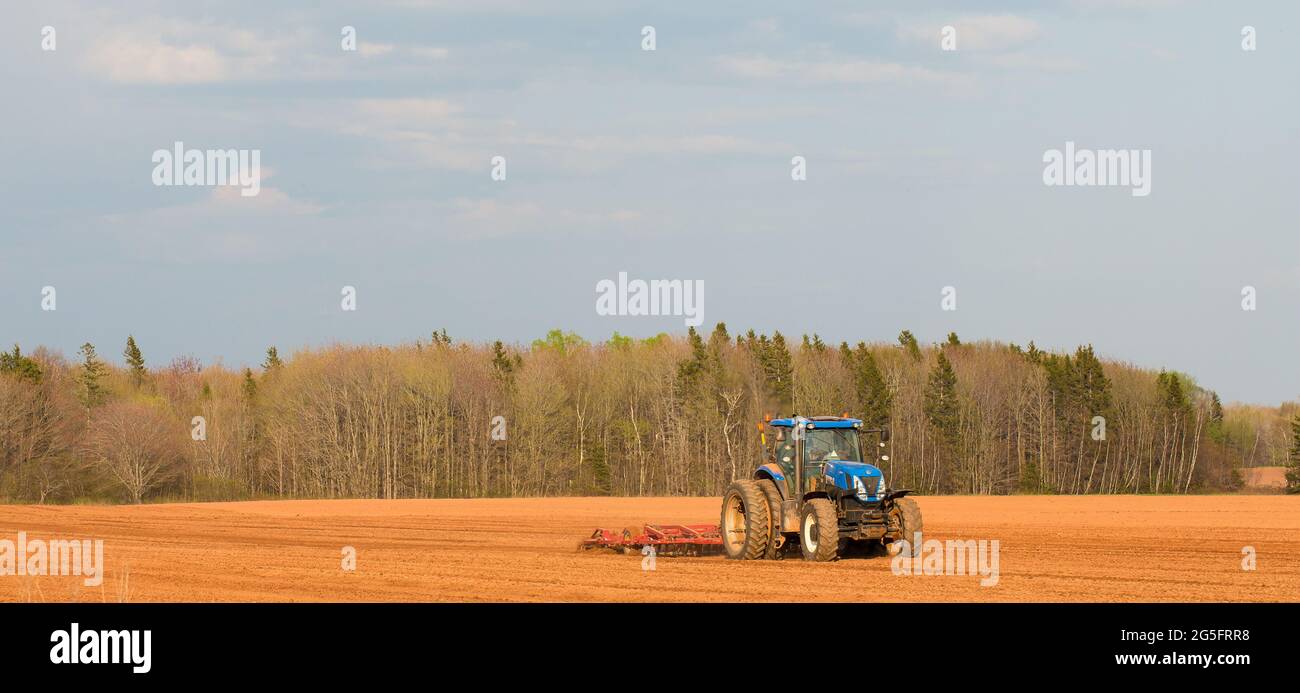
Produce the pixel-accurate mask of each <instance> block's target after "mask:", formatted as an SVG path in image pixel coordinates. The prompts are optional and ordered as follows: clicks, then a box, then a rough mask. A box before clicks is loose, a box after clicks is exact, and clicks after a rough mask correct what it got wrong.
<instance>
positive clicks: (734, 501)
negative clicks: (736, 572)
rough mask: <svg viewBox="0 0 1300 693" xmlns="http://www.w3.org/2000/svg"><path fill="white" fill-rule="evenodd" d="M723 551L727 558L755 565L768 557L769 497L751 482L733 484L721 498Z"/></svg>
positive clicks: (742, 481)
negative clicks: (756, 561)
mask: <svg viewBox="0 0 1300 693" xmlns="http://www.w3.org/2000/svg"><path fill="white" fill-rule="evenodd" d="M718 529H719V531H720V532H722V548H723V550H724V551H725V552H726V553H727V558H731V559H734V560H740V561H753V560H757V559H760V558H763V557H764V556H765V555H766V554H767V547H768V545H769V544H770V542H771V533H772V525H771V520H770V519H769V516H768V512H767V496H766V495H765V494H764V493H763V490H762V489H761V488H759V486H758V483H757V482H756V481H754V480H752V479H737V480H735V481H733V482H731V485H730V486H728V487H727V491H726V492H725V493H723V494H722V518H721V520H720V521H719V522H718Z"/></svg>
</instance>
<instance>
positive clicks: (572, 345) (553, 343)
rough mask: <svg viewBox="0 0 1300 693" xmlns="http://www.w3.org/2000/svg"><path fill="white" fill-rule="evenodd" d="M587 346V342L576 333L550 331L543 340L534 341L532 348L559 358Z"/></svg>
mask: <svg viewBox="0 0 1300 693" xmlns="http://www.w3.org/2000/svg"><path fill="white" fill-rule="evenodd" d="M584 346H587V340H585V339H583V338H582V337H580V336H578V335H577V334H576V333H573V332H568V333H566V332H565V331H564V330H558V329H557V330H551V331H550V332H547V333H546V338H545V339H534V340H533V348H534V349H539V350H551V351H554V352H556V353H558V354H559V355H561V356H564V355H565V354H568V353H569V352H571V351H573V350H575V349H578V348H581V347H584Z"/></svg>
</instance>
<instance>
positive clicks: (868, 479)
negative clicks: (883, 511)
mask: <svg viewBox="0 0 1300 693" xmlns="http://www.w3.org/2000/svg"><path fill="white" fill-rule="evenodd" d="M822 474H824V475H825V476H827V477H829V478H830V480H831V482H832V483H834V484H835V486H836V487H837V488H841V489H844V490H845V491H856V490H857V487H856V481H857V479H859V478H860V479H861V480H862V489H863V490H865V491H866V494H865V497H864V500H866V499H870V500H875V499H876V489H877V487H878V485H879V484H880V478H881V477H882V476H883V474H882V473H881V471H880V468H879V467H877V466H876V465H874V464H867V463H866V462H850V461H847V460H837V461H834V462H827V463H826V466H825V467H824V468H823V469H822Z"/></svg>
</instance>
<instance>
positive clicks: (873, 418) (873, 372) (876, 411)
mask: <svg viewBox="0 0 1300 693" xmlns="http://www.w3.org/2000/svg"><path fill="white" fill-rule="evenodd" d="M845 348H846V349H847V348H848V345H847V344H846V345H845ZM853 356H854V358H853V361H854V368H853V379H854V384H855V385H856V387H857V393H858V402H860V403H861V404H862V414H861V415H862V423H863V425H864V426H866V427H867V428H881V427H883V426H888V425H889V417H890V411H891V408H892V407H893V395H892V394H891V393H890V392H889V386H888V385H886V384H885V378H884V376H883V375H881V373H880V368H878V367H877V366H876V357H875V356H874V355H873V354H872V353H871V350H870V349H868V348H867V345H866V344H865V343H864V342H858V347H857V350H856V351H855V352H854V355H853Z"/></svg>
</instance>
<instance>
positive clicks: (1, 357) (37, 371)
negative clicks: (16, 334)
mask: <svg viewBox="0 0 1300 693" xmlns="http://www.w3.org/2000/svg"><path fill="white" fill-rule="evenodd" d="M0 373H7V374H9V375H13V376H15V377H17V378H19V379H22V380H29V381H31V382H33V383H39V382H40V381H41V366H40V364H38V363H36V362H35V361H33V360H31V359H29V358H27V357H26V356H23V352H22V350H21V349H19V348H18V345H17V344H15V345H14V350H13V351H12V352H7V353H0Z"/></svg>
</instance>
